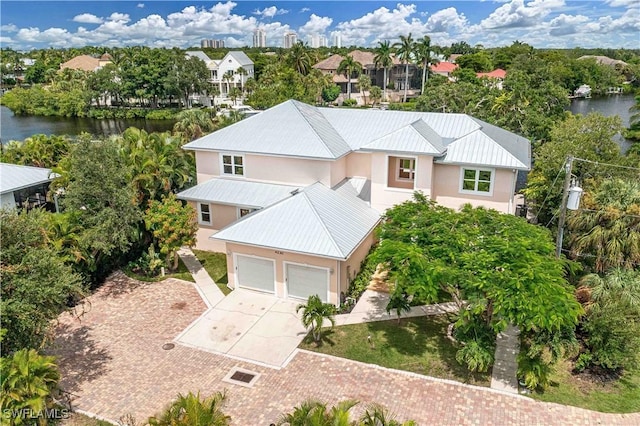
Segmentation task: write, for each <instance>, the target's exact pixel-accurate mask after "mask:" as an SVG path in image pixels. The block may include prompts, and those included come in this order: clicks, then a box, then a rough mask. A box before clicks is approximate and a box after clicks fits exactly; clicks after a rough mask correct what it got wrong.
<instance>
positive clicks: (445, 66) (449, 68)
mask: <svg viewBox="0 0 640 426" xmlns="http://www.w3.org/2000/svg"><path fill="white" fill-rule="evenodd" d="M457 68H458V64H454V63H451V62H446V61H442V62H438V63H437V64H435V65H431V71H433V72H453V71H454V70H455V69H457Z"/></svg>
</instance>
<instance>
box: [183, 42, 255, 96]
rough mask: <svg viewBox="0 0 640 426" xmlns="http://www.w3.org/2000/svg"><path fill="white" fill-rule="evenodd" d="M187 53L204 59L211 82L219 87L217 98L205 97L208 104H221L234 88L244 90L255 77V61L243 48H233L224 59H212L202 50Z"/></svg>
mask: <svg viewBox="0 0 640 426" xmlns="http://www.w3.org/2000/svg"><path fill="white" fill-rule="evenodd" d="M186 53H187V55H189V56H191V57H195V58H198V59H201V60H202V61H204V63H205V64H206V65H207V69H208V70H209V73H210V77H209V82H210V83H212V84H213V85H215V86H217V87H218V90H219V93H220V95H219V96H218V97H217V99H203V98H201V103H202V104H203V105H206V106H211V105H216V104H219V103H220V101H223V100H224V99H225V98H228V97H229V92H230V91H231V89H232V88H234V87H237V88H239V89H241V90H244V85H245V84H246V82H247V80H248V79H249V78H255V75H254V72H255V70H254V67H253V61H252V60H251V59H249V57H248V56H247V55H246V54H245V53H244V52H243V51H241V50H232V51H230V52H228V53H227V54H226V55H225V56H224V58H222V59H211V58H209V57H208V56H207V55H206V54H205V53H204V52H202V51H191V52H186Z"/></svg>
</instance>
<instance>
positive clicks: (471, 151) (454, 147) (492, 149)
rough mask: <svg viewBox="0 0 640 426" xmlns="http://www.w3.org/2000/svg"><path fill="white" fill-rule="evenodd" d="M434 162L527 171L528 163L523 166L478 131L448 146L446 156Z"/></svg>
mask: <svg viewBox="0 0 640 426" xmlns="http://www.w3.org/2000/svg"><path fill="white" fill-rule="evenodd" d="M436 162H438V163H443V164H470V165H478V166H489V167H502V168H506V167H508V168H513V169H518V170H529V166H528V163H527V164H524V163H523V162H522V161H520V160H519V159H518V158H516V157H515V156H514V155H513V154H511V153H510V152H509V151H508V150H507V149H505V148H504V147H503V146H501V145H500V144H499V143H498V142H496V141H495V140H493V139H492V138H491V137H489V136H488V135H487V134H486V133H484V132H483V131H480V130H478V131H475V132H473V133H471V134H469V135H466V136H463V137H462V138H460V139H458V140H456V141H455V142H452V143H451V144H449V145H448V146H447V153H446V155H445V156H444V157H443V158H439V159H437V160H436Z"/></svg>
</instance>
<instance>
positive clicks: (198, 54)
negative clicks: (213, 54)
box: [185, 50, 211, 63]
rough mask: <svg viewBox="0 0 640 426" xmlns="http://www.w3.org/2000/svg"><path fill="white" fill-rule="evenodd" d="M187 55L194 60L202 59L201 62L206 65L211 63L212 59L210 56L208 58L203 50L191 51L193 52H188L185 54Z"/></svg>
mask: <svg viewBox="0 0 640 426" xmlns="http://www.w3.org/2000/svg"><path fill="white" fill-rule="evenodd" d="M185 54H186V55H187V56H191V57H193V58H198V59H200V60H202V61H204V62H205V63H209V62H211V58H210V57H208V56H207V54H206V53H204V52H203V51H201V50H191V51H187V52H185Z"/></svg>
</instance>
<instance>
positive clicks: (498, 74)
mask: <svg viewBox="0 0 640 426" xmlns="http://www.w3.org/2000/svg"><path fill="white" fill-rule="evenodd" d="M506 76H507V72H506V71H505V70H503V69H501V68H496V69H495V70H493V71H491V72H479V73H476V77H478V78H487V79H489V80H490V81H491V82H492V84H493V85H494V86H495V87H497V88H498V89H502V82H503V81H504V79H505V77H506Z"/></svg>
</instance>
